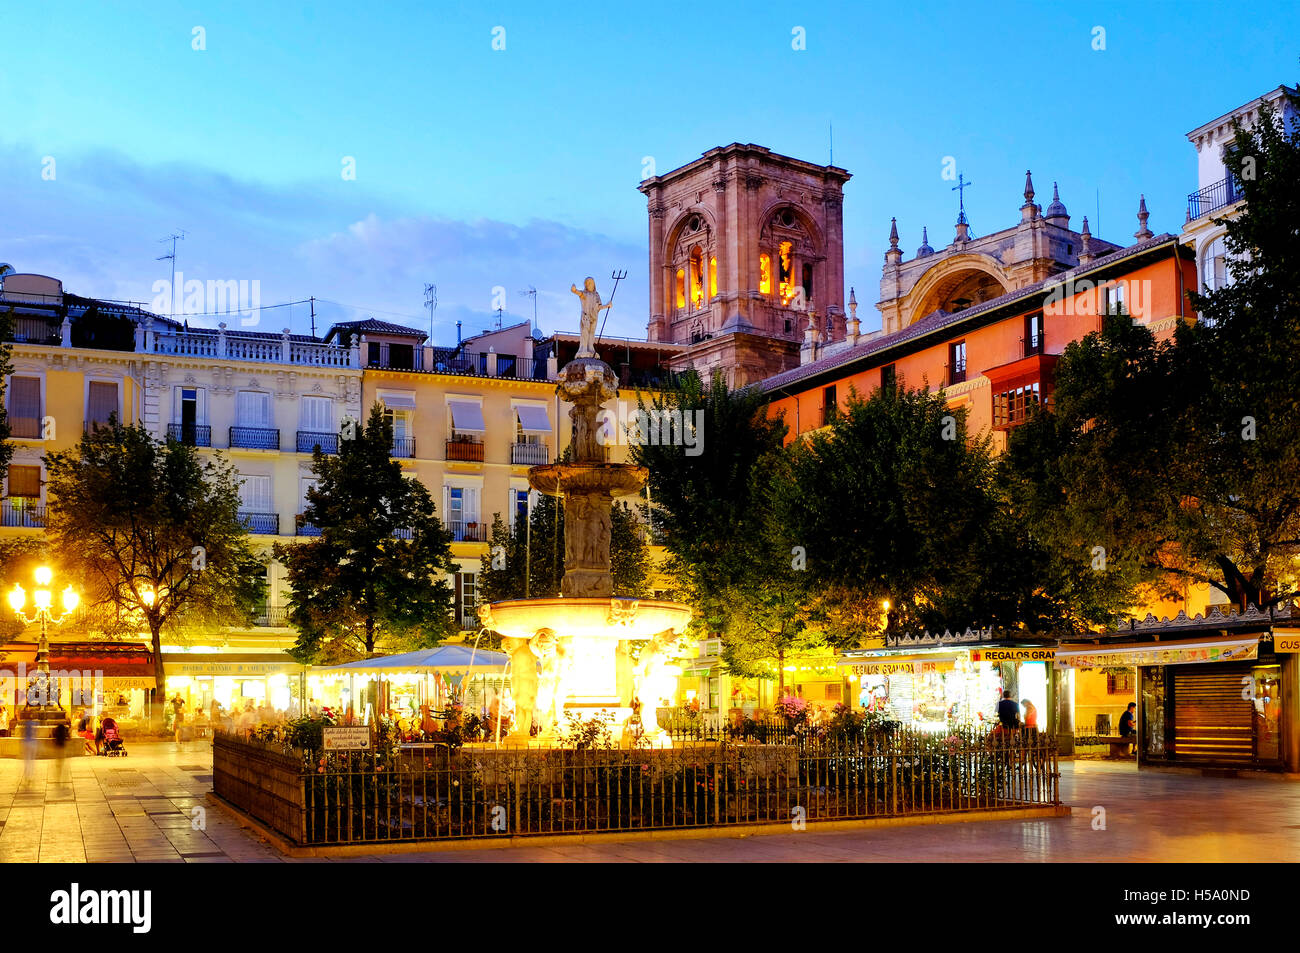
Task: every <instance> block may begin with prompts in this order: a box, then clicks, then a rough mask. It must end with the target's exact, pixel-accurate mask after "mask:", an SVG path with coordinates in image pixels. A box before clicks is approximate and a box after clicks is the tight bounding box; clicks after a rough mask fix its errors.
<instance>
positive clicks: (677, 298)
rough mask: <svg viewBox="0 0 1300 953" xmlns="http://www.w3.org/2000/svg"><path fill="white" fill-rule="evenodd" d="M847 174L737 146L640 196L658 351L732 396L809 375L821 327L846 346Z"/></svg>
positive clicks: (652, 181) (652, 333)
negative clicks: (790, 374)
mask: <svg viewBox="0 0 1300 953" xmlns="http://www.w3.org/2000/svg"><path fill="white" fill-rule="evenodd" d="M848 180H849V173H848V172H847V171H845V170H844V169H840V168H837V167H835V166H829V165H817V164H815V163H812V162H804V161H802V160H800V159H792V158H790V157H788V156H783V155H778V154H776V153H774V152H772V151H771V150H770V149H765V148H763V147H762V146H756V145H752V144H750V145H741V144H740V143H732V144H731V145H729V146H721V147H719V148H716V149H710V150H709V151H708V152H706V153H704V155H703V156H701V157H700V158H699V159H696V160H695V161H694V162H691V163H689V164H687V165H684V166H682V167H681V168H679V169H674V170H673V171H672V172H668V173H666V174H664V175H656V176H652V177H651V178H649V179H646V180H645V181H643V182H642V183H641V184H640V186H638V188H639V189H640V190H641V192H642V193H644V194H645V197H646V204H647V209H648V212H649V221H650V322H649V326H648V334H647V336H648V337H649V339H650V340H651V341H667V342H672V343H676V344H685V345H687V349H686V350H685V351H684V352H683V353H682V354H681V355H680V356H679V357H677V358H676V359H674V361H673V365H672V366H673V368H674V369H675V370H682V369H685V368H687V367H694V368H695V369H696V370H698V371H700V373H701V374H704V375H706V376H707V375H711V374H712V373H714V372H715V371H721V372H722V373H723V375H724V377H725V378H726V379H727V381H728V383H729V384H730V385H731V386H743V385H744V384H747V383H751V382H753V381H756V380H762V379H763V378H766V377H769V376H771V375H772V374H776V373H779V372H780V371H783V370H786V369H788V368H791V367H795V366H797V365H798V363H799V345H800V342H802V341H803V340H804V336H805V331H806V330H807V329H808V328H809V326H810V324H811V325H812V326H813V328H814V329H815V331H816V333H817V335H818V336H819V337H821V338H822V339H823V340H825V341H833V340H839V339H841V338H843V336H844V332H845V327H844V320H845V319H844V227H843V198H844V197H843V187H844V183H845V182H847V181H848Z"/></svg>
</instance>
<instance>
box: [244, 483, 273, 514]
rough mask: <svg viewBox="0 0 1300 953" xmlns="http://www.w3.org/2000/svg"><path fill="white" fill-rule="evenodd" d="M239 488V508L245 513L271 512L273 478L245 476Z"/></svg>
mask: <svg viewBox="0 0 1300 953" xmlns="http://www.w3.org/2000/svg"><path fill="white" fill-rule="evenodd" d="M243 481H244V482H243V483H242V484H241V485H240V487H239V501H240V506H239V508H240V509H241V510H243V511H244V512H245V513H270V512H271V478H270V477H269V476H245V477H243Z"/></svg>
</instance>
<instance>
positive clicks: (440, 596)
mask: <svg viewBox="0 0 1300 953" xmlns="http://www.w3.org/2000/svg"><path fill="white" fill-rule="evenodd" d="M350 426H351V427H352V429H353V430H354V431H355V432H351V431H345V432H344V433H343V434H342V435H341V438H340V440H339V452H338V455H337V456H327V455H325V454H323V453H321V452H320V449H319V448H317V451H316V453H315V454H314V456H313V457H312V473H313V474H314V475H315V477H316V485H315V487H314V488H312V489H310V490H309V491H308V492H307V506H306V509H305V510H304V512H303V520H304V521H305V522H308V523H311V524H312V525H313V526H315V527H316V528H317V529H318V530H319V531H320V536H319V537H316V538H313V539H310V540H309V541H304V542H300V543H297V544H289V545H283V544H278V543H277V544H276V546H275V555H276V558H277V559H279V560H280V561H281V562H283V563H284V565H285V568H286V573H287V578H288V582H289V584H290V586H291V587H292V594H291V596H290V598H289V619H290V621H291V623H292V624H293V625H294V626H295V627H296V628H297V629H298V641H297V642H296V643H295V645H294V647H293V649H292V650H291V654H293V655H294V657H295V658H298V659H300V660H302V661H304V662H319V661H326V660H328V661H334V660H339V659H346V658H348V657H353V658H355V657H356V656H357V655H359V654H361V653H364V654H366V655H372V654H373V653H374V652H375V650H376V647H377V646H378V645H379V644H380V642H383V644H384V646H385V648H387V649H390V650H398V651H405V650H410V649H416V648H423V647H427V646H433V645H436V644H438V643H439V642H440V641H441V640H442V639H444V638H446V637H447V636H449V635H451V634H453V633H454V632H455V631H456V627H455V623H454V621H453V618H452V612H451V608H452V587H451V585H450V583H449V582H448V581H447V579H446V576H447V574H449V573H451V572H454V571H455V566H454V564H453V563H452V559H451V534H450V532H448V531H447V529H446V528H445V527H444V526H443V524H442V522H441V521H440V520H439V519H438V517H437V515H436V514H435V511H434V503H433V498H432V497H431V496H430V495H429V491H428V489H426V488H425V486H424V485H423V484H422V483H420V482H419V481H418V480H416V479H414V478H411V477H407V476H405V475H404V474H403V473H402V466H401V464H400V463H399V462H398V461H396V460H394V459H392V457H391V455H390V454H391V448H392V442H393V427H392V423H391V422H390V421H389V420H388V419H387V418H386V417H385V415H384V412H383V408H382V407H381V406H380V405H379V404H378V403H376V404H375V405H374V407H372V408H371V411H370V417H369V420H368V421H367V423H366V424H365V425H361V424H355V425H350Z"/></svg>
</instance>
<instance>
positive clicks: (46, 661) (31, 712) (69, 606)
mask: <svg viewBox="0 0 1300 953" xmlns="http://www.w3.org/2000/svg"><path fill="white" fill-rule="evenodd" d="M35 575H36V588H35V590H33V592H32V594H31V604H32V606H33V608H34V612H33V613H32V614H31V615H29V614H28V613H27V602H28V597H27V590H26V589H24V588H23V587H22V586H21V585H15V586H14V587H13V589H12V590H10V592H9V607H10V608H11V609H13V610H14V614H15V615H17V616H18V618H19V619H20V620H22V621H23V622H24V623H26V624H27V625H32V624H33V623H35V622H37V621H39V622H40V623H41V641H40V642H39V643H38V644H37V646H36V672H35V673H34V674H33V675H32V676H31V678H30V679H29V680H28V683H27V700H26V703H25V704H24V705H23V710H22V714H21V716H20V718H21V720H23V721H66V720H67V717H66V716H65V715H64V714H63V708H62V706H60V705H59V704H58V693H59V688H58V684H57V683H56V682H54V681H53V680H52V679H51V678H50V643H49V638H48V630H49V626H50V624H51V623H52V624H54V625H59V624H60V623H62V622H63V621H64V620H65V619H67V618H68V616H70V615H72V613H73V612H74V611H75V610H76V608H77V605H78V604H79V603H80V602H81V596H80V595H79V594H78V593H77V590H75V589H73V588H72V586H68V587H67V588H65V589H64V590H63V599H62V601H63V611H62V612H59V613H57V614H56V613H55V612H54V610H53V608H52V606H53V604H54V593H53V592H52V591H51V589H50V583H51V582H52V581H53V580H54V573H53V572H51V571H50V567H49V566H41V567H39V568H38V569H37V570H36V574H35ZM33 696H35V697H36V698H37V699H38V700H39V702H40V704H37V705H33V704H32V698H33Z"/></svg>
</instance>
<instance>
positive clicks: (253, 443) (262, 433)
mask: <svg viewBox="0 0 1300 953" xmlns="http://www.w3.org/2000/svg"><path fill="white" fill-rule="evenodd" d="M230 445H231V446H232V447H242V448H244V449H246V450H279V449H280V431H279V430H277V429H275V428H274V427H231V428H230Z"/></svg>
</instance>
